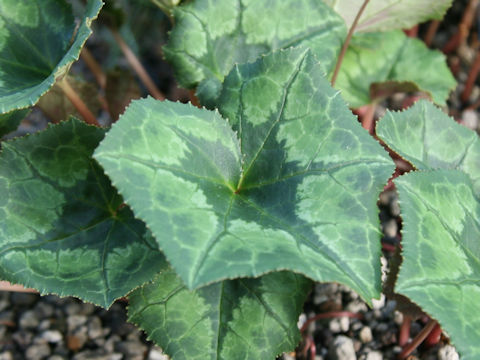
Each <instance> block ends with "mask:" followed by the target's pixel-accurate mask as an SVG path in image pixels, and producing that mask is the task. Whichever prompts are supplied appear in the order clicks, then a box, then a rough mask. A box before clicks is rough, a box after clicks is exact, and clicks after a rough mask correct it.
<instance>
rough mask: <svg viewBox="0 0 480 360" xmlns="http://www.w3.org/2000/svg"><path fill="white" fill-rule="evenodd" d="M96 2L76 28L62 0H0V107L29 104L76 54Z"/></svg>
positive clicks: (95, 0) (97, 3) (86, 34)
mask: <svg viewBox="0 0 480 360" xmlns="http://www.w3.org/2000/svg"><path fill="white" fill-rule="evenodd" d="M101 7H102V2H101V1H100V0H89V1H88V3H87V6H86V10H85V14H84V16H83V18H82V19H81V21H80V25H79V27H78V29H77V28H76V24H75V19H74V18H73V15H72V9H71V6H70V5H69V4H68V3H67V2H66V1H65V0H29V1H17V0H2V1H0V113H6V112H9V111H11V110H14V109H21V108H26V107H29V106H31V105H34V104H35V103H36V102H37V101H38V99H39V98H40V96H41V95H42V94H44V93H46V92H47V91H48V90H49V89H50V87H52V85H53V84H54V82H55V80H56V79H57V78H58V77H59V76H61V75H63V74H65V73H66V72H67V71H68V68H69V67H70V65H71V64H72V62H74V61H75V60H77V59H78V57H79V55H80V51H81V49H82V47H83V44H84V43H85V41H86V40H87V38H88V37H89V36H90V34H91V33H92V30H91V29H90V25H91V23H92V21H93V20H94V19H95V18H96V17H97V15H98V12H99V11H100V8H101Z"/></svg>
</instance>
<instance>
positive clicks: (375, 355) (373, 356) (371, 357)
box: [365, 351, 383, 360]
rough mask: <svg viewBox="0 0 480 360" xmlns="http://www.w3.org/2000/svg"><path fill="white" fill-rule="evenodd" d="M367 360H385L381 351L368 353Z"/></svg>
mask: <svg viewBox="0 0 480 360" xmlns="http://www.w3.org/2000/svg"><path fill="white" fill-rule="evenodd" d="M365 360H383V355H382V353H381V352H380V351H371V352H369V353H367V356H366V357H365Z"/></svg>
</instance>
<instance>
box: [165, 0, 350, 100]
mask: <svg viewBox="0 0 480 360" xmlns="http://www.w3.org/2000/svg"><path fill="white" fill-rule="evenodd" d="M174 17H175V26H174V28H173V30H172V32H171V33H170V40H169V42H168V45H167V46H165V47H164V48H163V49H164V54H165V57H166V59H167V60H168V61H169V62H170V63H171V64H172V66H173V67H174V69H175V74H176V78H177V80H178V81H179V83H180V85H182V86H183V87H186V88H193V87H196V86H197V85H198V88H197V95H198V96H199V98H200V100H201V102H202V104H204V105H205V106H207V105H208V106H209V107H213V106H214V105H215V104H214V102H213V101H214V100H215V99H216V98H217V96H218V95H219V93H220V90H221V84H222V81H223V78H224V76H225V75H227V74H228V73H229V71H230V70H231V69H232V67H233V65H234V64H236V63H245V62H248V61H253V60H255V59H256V58H257V57H258V56H259V55H262V54H266V53H268V52H270V51H272V50H277V49H281V48H288V47H291V46H304V47H308V48H310V49H311V50H312V51H313V52H314V54H315V55H316V56H317V58H318V60H319V61H320V63H321V64H322V65H323V68H324V69H325V71H329V70H330V69H331V68H332V67H333V65H334V64H335V61H336V58H337V54H338V53H339V51H340V47H341V46H342V42H343V40H344V39H345V37H346V28H345V24H344V23H343V20H342V18H341V17H340V16H339V15H337V14H336V13H335V11H333V10H332V9H331V8H330V7H329V6H327V5H325V4H324V3H323V2H322V1H310V0H301V1H299V0H282V1H269V0H254V1H253V0H241V1H238V0H214V1H211V0H196V1H194V2H191V3H188V4H186V5H182V6H178V7H176V8H175V9H174ZM260 19H261V20H260ZM299 19H301V21H299Z"/></svg>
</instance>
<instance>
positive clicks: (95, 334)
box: [88, 316, 103, 339]
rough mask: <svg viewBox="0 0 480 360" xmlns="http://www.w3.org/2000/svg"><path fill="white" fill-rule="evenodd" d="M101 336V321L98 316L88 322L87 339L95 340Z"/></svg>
mask: <svg viewBox="0 0 480 360" xmlns="http://www.w3.org/2000/svg"><path fill="white" fill-rule="evenodd" d="M102 335H103V329H102V321H101V320H100V318H99V317H98V316H93V317H91V318H90V319H89V321H88V337H89V338H90V339H96V338H99V337H100V336H102Z"/></svg>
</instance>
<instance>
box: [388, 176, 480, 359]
mask: <svg viewBox="0 0 480 360" xmlns="http://www.w3.org/2000/svg"><path fill="white" fill-rule="evenodd" d="M395 184H396V186H397V189H398V192H399V198H400V206H401V209H402V219H403V230H402V233H403V237H402V245H403V250H402V255H403V263H402V266H401V268H400V272H399V275H398V279H397V283H396V285H395V291H396V292H397V293H400V294H403V295H405V296H407V297H409V298H410V299H411V300H412V301H414V302H415V303H417V304H418V305H419V306H420V307H421V308H422V309H423V310H424V311H425V312H427V313H429V314H430V315H431V316H432V317H434V318H435V319H436V320H438V322H439V323H440V324H441V325H442V327H443V328H444V329H445V330H446V331H447V333H448V334H449V335H450V336H451V338H452V341H453V343H454V344H455V346H456V347H457V349H458V350H459V352H460V353H461V355H462V359H465V360H473V359H478V357H479V355H480V344H479V342H478V339H479V338H480V317H478V316H477V314H478V313H479V312H480V302H479V299H480V201H479V198H478V194H475V193H474V192H473V190H472V183H471V181H470V179H469V177H468V176H467V175H466V174H463V173H462V172H460V171H455V170H434V171H428V172H423V171H422V172H418V173H411V174H408V175H405V176H402V177H400V178H398V179H397V180H395Z"/></svg>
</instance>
